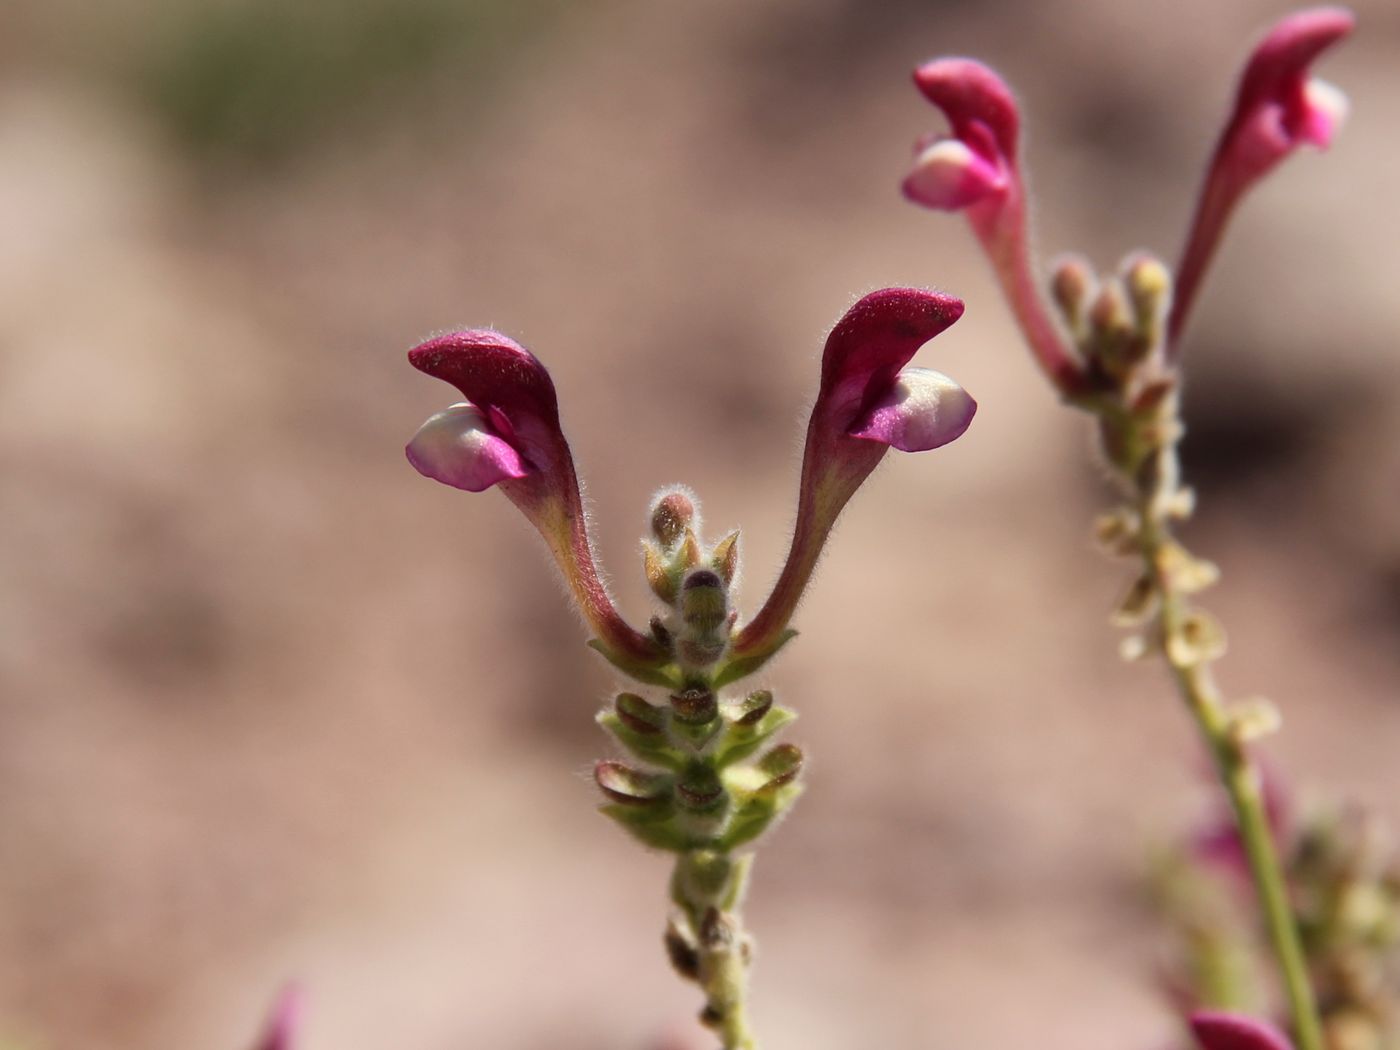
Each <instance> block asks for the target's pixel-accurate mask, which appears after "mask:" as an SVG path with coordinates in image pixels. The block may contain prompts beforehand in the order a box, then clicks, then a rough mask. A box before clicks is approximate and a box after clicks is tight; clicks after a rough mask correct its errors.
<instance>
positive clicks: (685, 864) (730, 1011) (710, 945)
mask: <svg viewBox="0 0 1400 1050" xmlns="http://www.w3.org/2000/svg"><path fill="white" fill-rule="evenodd" d="M748 867H749V861H748V859H747V858H742V859H740V860H738V861H737V862H733V863H731V862H730V860H729V858H728V857H727V856H719V855H716V854H713V853H707V854H692V853H687V854H682V855H681V856H680V857H678V858H677V859H676V876H675V878H674V880H673V883H672V886H673V892H674V896H675V899H676V903H678V904H679V905H680V906H681V909H682V912H683V913H684V914H683V916H682V917H681V918H682V922H683V925H682V928H681V929H679V930H678V929H677V928H676V923H675V921H674V920H673V923H672V926H671V929H670V930H668V932H667V945H668V948H669V949H670V951H671V956H672V961H673V962H674V963H676V965H677V969H679V970H680V971H681V973H682V974H683V975H684V976H686V977H689V978H690V979H691V980H693V981H694V982H695V983H696V984H698V985H699V986H700V988H701V990H702V991H703V992H704V993H705V1006H704V1008H703V1009H702V1010H701V1011H700V1020H701V1021H702V1022H703V1023H704V1024H705V1025H706V1026H708V1027H709V1028H711V1029H713V1030H714V1031H715V1032H716V1033H718V1034H719V1036H720V1039H721V1040H722V1042H723V1047H724V1050H759V1048H758V1039H757V1037H756V1036H755V1035H754V1034H753V1030H752V1029H751V1028H750V1027H749V1019H748V1009H747V992H748V978H749V965H750V963H751V962H752V959H753V938H752V937H750V936H749V934H748V933H747V932H746V931H745V929H744V924H743V920H742V919H741V918H740V916H739V903H740V901H741V899H742V897H743V892H744V885H745V882H746V881H747V877H748ZM720 872H722V873H723V875H722V877H721V879H720V880H719V881H718V882H715V881H712V879H711V878H710V877H709V876H710V875H711V873H713V874H718V873H720ZM676 942H680V944H679V950H677V943H676Z"/></svg>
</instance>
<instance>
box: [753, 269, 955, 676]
mask: <svg viewBox="0 0 1400 1050" xmlns="http://www.w3.org/2000/svg"><path fill="white" fill-rule="evenodd" d="M962 312H963V304H962V301H961V300H960V299H955V298H953V297H952V296H948V295H940V294H939V293H937V292H928V291H922V290H920V289H917V288H886V289H884V290H882V291H878V292H872V293H871V294H869V295H867V296H866V297H865V298H863V299H861V300H860V301H859V302H858V303H856V304H855V305H854V306H852V307H851V308H850V309H849V310H848V311H847V312H846V314H845V316H843V317H842V318H841V320H840V321H838V322H837V324H836V327H835V328H833V329H832V331H831V335H830V336H828V337H827V341H826V349H825V352H824V353H823V355H822V374H821V386H820V388H819V390H818V392H817V401H816V404H815V405H813V407H812V417H811V421H810V422H809V424H808V426H807V442H806V446H805V448H804V450H803V456H802V480H801V486H800V489H799V492H798V506H797V523H796V525H795V527H794V529H793V537H792V546H791V549H790V550H789V552H788V558H787V563H786V564H785V565H784V566H783V571H782V574H781V575H780V576H779V578H778V582H777V583H776V584H775V585H774V588H773V592H772V593H771V594H770V595H769V597H768V600H767V602H765V603H764V606H763V608H762V609H761V610H760V611H759V613H758V615H757V616H755V617H754V619H753V620H752V621H750V622H749V623H748V624H746V625H745V626H744V627H743V628H742V629H741V630H740V632H739V634H738V636H737V638H736V639H735V641H734V649H733V663H732V666H734V667H736V668H744V669H745V670H744V673H747V670H749V669H752V667H755V666H757V665H758V664H759V663H761V662H762V661H763V660H764V659H766V658H767V657H768V656H770V655H771V654H772V653H774V652H776V651H777V649H778V647H779V646H781V645H782V644H783V643H784V642H785V641H787V639H788V638H790V637H791V632H789V631H788V630H787V624H788V621H789V620H790V619H791V617H792V614H793V612H794V611H795V609H796V608H797V603H798V601H799V600H800V598H801V596H802V592H803V590H804V589H805V588H806V586H807V582H808V580H810V579H811V576H812V571H813V570H814V569H815V568H816V564H817V560H818V558H819V557H820V555H821V551H822V547H823V545H824V544H825V543H826V538H827V536H828V534H829V533H830V532H831V528H832V526H833V525H834V524H835V522H836V518H837V516H838V515H839V514H840V513H841V509H842V508H843V507H844V506H845V505H846V502H847V501H848V500H849V499H850V498H851V496H852V495H853V494H854V493H855V491H856V489H858V488H859V487H860V485H861V482H863V481H864V480H865V479H866V478H867V477H869V476H870V472H871V471H873V470H874V469H875V467H876V465H877V464H879V462H880V460H881V459H882V458H884V455H885V452H886V451H888V450H889V449H890V448H897V449H900V450H902V451H905V452H922V451H925V450H927V449H933V448H938V447H939V446H940V445H946V444H947V443H948V442H950V441H952V440H954V439H955V438H957V437H958V436H960V435H961V434H962V433H963V431H965V430H966V429H967V428H968V425H969V424H970V423H971V422H972V416H973V413H974V412H975V411H976V410H977V403H976V402H975V401H973V399H972V398H971V397H970V396H969V395H968V393H967V392H966V391H965V390H963V389H962V387H960V386H958V384H957V383H955V382H954V381H953V380H951V379H949V378H948V377H947V376H944V375H942V374H941V373H938V372H934V371H930V370H929V369H925V368H906V367H905V365H907V364H908V362H909V360H910V358H912V357H913V356H914V354H915V352H916V351H917V350H918V349H919V347H921V346H923V345H924V343H926V342H928V341H929V340H930V339H932V338H933V337H934V336H936V335H937V334H938V333H939V332H942V331H943V330H944V329H946V328H947V327H948V326H950V325H951V324H952V323H953V322H954V321H956V320H957V319H958V318H959V317H961V316H962Z"/></svg>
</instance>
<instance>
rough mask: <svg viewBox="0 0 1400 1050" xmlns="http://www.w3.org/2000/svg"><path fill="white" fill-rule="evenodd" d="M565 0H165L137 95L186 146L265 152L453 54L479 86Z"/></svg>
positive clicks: (466, 78) (342, 117) (370, 108)
mask: <svg viewBox="0 0 1400 1050" xmlns="http://www.w3.org/2000/svg"><path fill="white" fill-rule="evenodd" d="M568 6H569V5H567V4H566V3H565V0H340V2H333V0H237V2H222V3H220V2H214V3H194V4H185V5H180V6H176V7H174V8H170V9H167V10H166V11H165V12H164V14H163V15H162V16H161V17H158V18H157V19H156V20H155V24H154V25H153V26H152V27H151V31H150V33H149V35H147V36H146V37H145V43H144V44H143V46H142V48H141V49H140V50H141V53H140V54H139V55H138V56H137V63H136V68H135V71H134V72H135V81H136V86H137V88H138V90H139V92H140V94H141V96H142V98H143V100H144V101H145V102H146V103H147V104H148V105H149V106H150V107H151V108H153V109H154V111H155V113H156V114H157V116H158V118H159V119H160V120H161V122H162V123H163V124H165V125H166V126H167V128H168V129H169V130H170V132H171V133H172V134H173V136H174V137H175V138H176V139H177V140H178V141H179V142H180V143H182V144H183V145H184V146H185V147H187V148H189V149H190V150H191V151H193V152H195V153H197V154H201V155H206V156H210V155H212V156H214V157H217V158H219V159H229V160H233V159H243V160H266V159H274V158H276V157H278V156H282V155H285V154H287V153H290V152H292V151H294V150H296V149H298V148H300V147H302V146H304V145H307V144H310V143H312V142H314V141H315V140H317V139H318V138H320V137H321V136H323V135H324V134H325V133H326V132H327V131H329V130H331V129H333V128H336V127H338V126H342V125H344V124H345V123H346V122H347V121H348V120H350V119H353V118H354V117H355V116H357V115H358V116H363V115H367V114H372V113H374V112H378V111H383V110H385V109H387V108H388V107H387V106H386V103H396V104H402V103H403V101H404V100H405V97H406V95H407V94H408V92H410V91H411V90H413V88H414V87H415V86H418V85H421V83H422V82H423V80H424V79H425V78H427V77H428V75H430V74H431V73H433V72H434V71H436V70H440V69H442V68H443V67H444V66H446V65H447V64H449V63H451V65H452V75H453V78H454V84H455V85H456V89H457V90H460V91H464V92H472V91H480V89H481V88H482V87H483V86H484V84H485V82H486V81H487V80H488V79H489V78H490V77H491V76H493V75H494V74H495V73H497V72H499V71H500V68H501V66H502V60H503V58H504V57H505V55H506V54H507V53H508V52H509V51H510V50H511V49H512V48H514V47H517V46H520V45H522V44H524V43H526V42H527V41H529V40H530V39H532V38H534V37H537V36H539V35H540V34H542V33H543V32H544V31H545V30H546V29H548V28H550V27H551V26H552V25H553V24H554V23H555V21H556V20H557V18H558V16H559V15H560V14H561V13H562V12H564V11H565V10H566V9H567V8H568Z"/></svg>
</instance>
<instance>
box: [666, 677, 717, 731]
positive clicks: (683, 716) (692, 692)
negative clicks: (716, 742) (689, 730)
mask: <svg viewBox="0 0 1400 1050" xmlns="http://www.w3.org/2000/svg"><path fill="white" fill-rule="evenodd" d="M671 710H672V711H673V712H674V713H675V716H676V721H678V722H682V723H684V724H685V725H688V726H702V725H705V724H706V723H708V722H711V721H713V720H714V717H715V715H717V714H718V713H719V704H718V702H717V701H716V700H715V694H714V693H712V692H711V691H710V690H708V689H705V688H703V687H698V686H697V687H694V688H691V689H682V690H681V691H680V692H679V693H673V694H672V695H671Z"/></svg>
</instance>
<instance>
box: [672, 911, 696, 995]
mask: <svg viewBox="0 0 1400 1050" xmlns="http://www.w3.org/2000/svg"><path fill="white" fill-rule="evenodd" d="M665 944H666V957H667V958H668V959H670V960H671V965H672V966H673V967H675V970H676V972H677V973H678V974H680V975H681V976H682V977H684V978H686V979H687V980H690V981H698V980H699V979H700V949H699V947H698V946H697V945H696V943H695V939H694V937H693V936H692V935H691V934H690V933H689V931H688V930H683V929H682V928H681V926H680V924H679V923H677V922H676V920H675V917H674V916H673V917H672V918H671V920H670V921H669V922H668V923H666V937H665Z"/></svg>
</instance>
